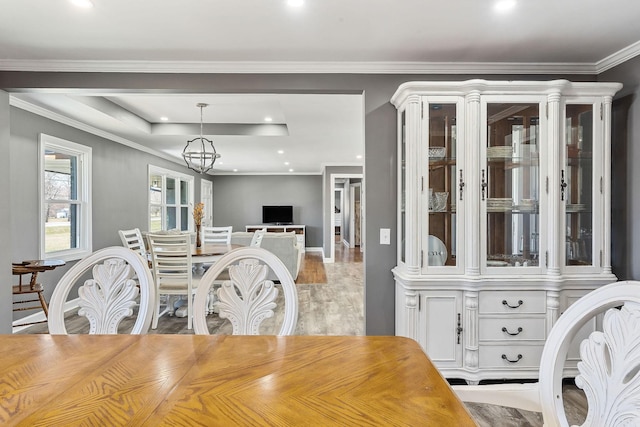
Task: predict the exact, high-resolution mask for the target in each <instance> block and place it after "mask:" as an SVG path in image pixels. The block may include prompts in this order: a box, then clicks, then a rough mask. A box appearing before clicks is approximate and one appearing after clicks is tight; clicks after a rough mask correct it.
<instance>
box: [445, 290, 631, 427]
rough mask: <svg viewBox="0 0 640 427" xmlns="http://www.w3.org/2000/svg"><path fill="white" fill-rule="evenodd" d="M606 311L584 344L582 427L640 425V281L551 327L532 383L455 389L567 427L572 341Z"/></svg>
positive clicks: (592, 297) (469, 398)
mask: <svg viewBox="0 0 640 427" xmlns="http://www.w3.org/2000/svg"><path fill="white" fill-rule="evenodd" d="M602 312H605V314H604V319H603V330H602V332H600V331H596V332H593V333H591V335H590V336H589V337H588V338H587V339H585V340H583V341H582V343H581V344H580V358H581V361H580V362H578V371H579V375H578V376H577V377H576V379H575V382H576V385H577V386H578V387H579V388H581V389H582V390H584V392H585V395H586V397H587V405H588V410H587V417H586V419H585V422H584V424H582V425H583V426H584V427H587V426H590V427H602V426H607V427H614V426H638V425H640V282H636V281H626V282H616V283H612V284H609V285H606V286H603V287H601V288H599V289H596V290H595V291H592V292H590V293H588V294H587V295H585V296H584V297H582V298H580V299H579V300H578V301H576V302H575V303H574V304H573V305H571V306H570V307H569V308H568V309H567V310H566V311H565V312H564V313H563V314H562V316H560V318H559V319H558V321H557V322H556V323H555V324H554V325H553V328H552V329H551V332H550V333H549V337H548V338H547V341H546V343H545V346H544V350H543V352H542V357H541V360H540V374H539V379H538V382H537V383H533V384H489V385H468V386H453V389H454V391H455V392H456V393H457V394H458V396H459V397H460V399H461V400H462V401H464V402H478V403H489V404H494V405H501V406H507V407H515V408H520V409H525V410H529V411H537V412H542V417H543V421H544V425H545V427H556V426H563V427H564V426H568V425H569V424H568V422H567V419H566V414H565V411H564V406H563V401H562V371H563V368H564V363H565V360H566V358H567V353H568V350H569V346H570V344H571V341H572V340H573V338H574V337H575V335H576V334H577V333H578V331H579V330H580V328H582V326H584V325H585V324H586V323H587V322H588V321H589V320H591V319H593V317H594V316H596V315H598V314H601V313H602Z"/></svg>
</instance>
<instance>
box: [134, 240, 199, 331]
mask: <svg viewBox="0 0 640 427" xmlns="http://www.w3.org/2000/svg"><path fill="white" fill-rule="evenodd" d="M147 239H148V241H149V246H150V247H151V262H152V265H153V277H154V279H155V284H156V294H155V295H156V300H155V304H154V306H155V308H154V312H153V322H152V324H151V328H152V329H156V328H157V327H158V318H159V317H160V316H162V315H163V314H165V313H169V314H170V315H173V313H174V310H173V302H172V300H171V298H170V297H171V296H176V295H179V296H186V299H187V329H191V328H192V321H193V301H192V300H193V293H194V291H195V289H196V287H197V284H198V280H197V278H196V279H195V280H194V274H193V264H192V258H191V235H190V234H187V233H184V234H155V233H149V234H148V235H147ZM161 295H166V296H167V300H166V305H165V310H164V311H162V312H161V311H160V308H161V304H160V296H161Z"/></svg>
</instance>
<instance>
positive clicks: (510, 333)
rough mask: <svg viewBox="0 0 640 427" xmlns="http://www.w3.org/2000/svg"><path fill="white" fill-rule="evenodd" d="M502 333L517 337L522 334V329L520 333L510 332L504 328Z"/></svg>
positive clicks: (519, 328)
mask: <svg viewBox="0 0 640 427" xmlns="http://www.w3.org/2000/svg"><path fill="white" fill-rule="evenodd" d="M502 332H504V333H505V334H508V335H511V336H516V335H518V334H520V332H522V327H518V332H509V330H508V329H507V328H506V327H505V326H503V327H502Z"/></svg>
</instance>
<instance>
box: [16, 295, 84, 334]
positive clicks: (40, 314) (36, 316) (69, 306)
mask: <svg viewBox="0 0 640 427" xmlns="http://www.w3.org/2000/svg"><path fill="white" fill-rule="evenodd" d="M79 300H80V299H79V298H76V299H73V300H71V301H67V302H66V303H65V304H64V312H65V313H66V312H68V311H70V310H74V309H76V308H78V307H79V306H80V305H79ZM46 320H47V317H46V316H45V315H44V311H42V310H40V311H37V312H35V313H33V314H30V315H28V316H25V317H22V318H20V319H16V320H14V321H13V324H12V325H20V324H22V323H25V322H44V321H46ZM30 326H33V325H24V326H13V333H14V334H15V333H16V332H20V331H22V330H24V329H27V328H28V327H30Z"/></svg>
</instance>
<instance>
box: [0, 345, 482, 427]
mask: <svg viewBox="0 0 640 427" xmlns="http://www.w3.org/2000/svg"><path fill="white" fill-rule="evenodd" d="M0 348H2V349H3V351H2V352H0V378H2V380H1V381H0V384H1V386H0V395H2V399H0V424H1V425H24V426H39V425H46V426H72V425H101V426H102V425H104V426H123V425H130V426H163V425H164V426H194V425H197V426H218V425H220V426H222V425H224V426H235V425H237V426H261V425H270V426H296V425H305V426H314V425H317V426H331V425H340V426H382V425H384V426H438V427H441V426H456V427H462V426H474V425H475V424H474V422H473V420H472V419H471V417H470V415H469V413H468V412H467V410H466V409H465V407H464V405H463V404H462V403H461V402H460V400H459V399H458V398H457V397H456V395H455V394H454V392H453V391H452V390H451V388H450V387H449V385H448V383H447V382H446V381H445V380H444V379H443V378H442V376H441V375H440V373H439V372H438V370H437V369H436V368H435V367H434V366H433V364H432V363H431V361H430V360H429V358H428V357H427V356H426V355H425V353H424V352H423V350H422V349H421V347H420V346H419V345H418V344H417V343H416V342H415V341H413V340H410V339H408V338H402V337H389V336H286V337H284V336H282V337H278V336H230V335H211V336H204V335H138V336H136V335H69V336H52V335H1V336H0Z"/></svg>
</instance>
